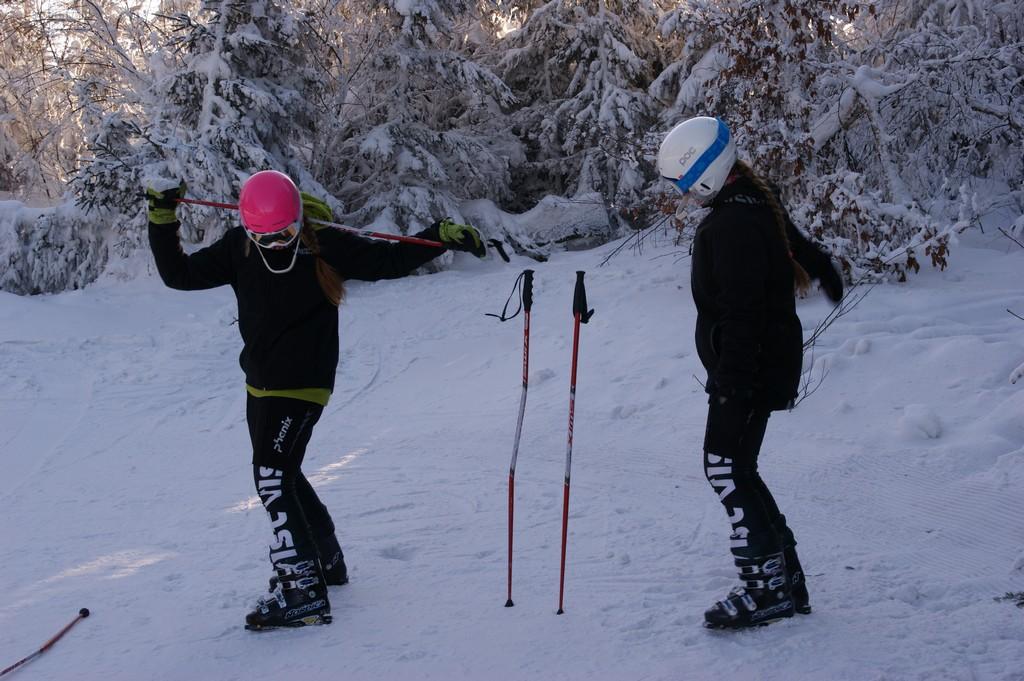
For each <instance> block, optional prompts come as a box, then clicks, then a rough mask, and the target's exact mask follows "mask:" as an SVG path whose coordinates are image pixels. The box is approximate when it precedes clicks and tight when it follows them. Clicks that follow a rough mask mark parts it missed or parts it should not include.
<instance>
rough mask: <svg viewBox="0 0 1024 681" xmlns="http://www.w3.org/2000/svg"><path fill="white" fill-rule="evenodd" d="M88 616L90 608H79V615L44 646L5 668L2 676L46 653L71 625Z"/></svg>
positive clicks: (0, 674) (0, 673)
mask: <svg viewBox="0 0 1024 681" xmlns="http://www.w3.org/2000/svg"><path fill="white" fill-rule="evenodd" d="M88 616H89V608H82V609H81V610H79V611H78V616H77V617H76V618H75V619H73V620H71V621H70V622H68V623H67V624H66V625H64V628H63V629H61V630H60V631H58V632H57V634H56V635H55V636H54V637H53V638H51V639H50V640H49V641H47V642H46V643H44V644H43V647H42V648H40V649H39V650H37V651H36V652H34V653H32V654H31V655H29V656H27V657H23V658H21V659H20V660H18V661H17V662H15V663H14V664H12V665H11V666H10V667H8V668H7V669H5V670H3V671H2V672H0V676H4V675H5V674H7V673H8V672H13V671H14V670H15V669H17V668H18V667H20V666H21V665H23V664H25V663H26V662H29V661H31V660H33V659H35V658H36V657H39V656H40V655H42V654H43V653H45V652H46V651H47V650H49V649H50V648H52V647H53V644H54V643H56V642H57V641H59V640H60V639H61V637H63V636H64V634H66V633H68V629H70V628H71V627H73V626H75V625H76V624H78V620H82V619H85V618H86V617H88Z"/></svg>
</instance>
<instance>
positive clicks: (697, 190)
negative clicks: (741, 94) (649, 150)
mask: <svg viewBox="0 0 1024 681" xmlns="http://www.w3.org/2000/svg"><path fill="white" fill-rule="evenodd" d="M734 163H736V143H735V142H734V141H733V138H732V135H731V134H729V126H727V125H726V124H725V122H724V121H723V120H722V119H720V118H709V117H707V116H697V117H696V118H690V119H688V120H685V121H683V122H682V123H680V124H679V125H677V126H676V127H674V128H672V131H671V132H669V133H668V134H667V135H665V139H664V140H662V142H661V148H660V149H658V172H660V173H661V176H662V177H663V178H665V179H666V180H668V181H669V182H671V183H672V184H673V185H675V187H676V189H678V190H679V191H681V192H683V193H684V194H685V193H687V192H689V193H691V194H694V195H695V196H697V198H699V199H702V200H707V199H711V198H713V197H714V196H715V195H716V194H717V193H718V192H719V191H720V190H721V189H722V186H723V185H724V184H725V180H726V179H727V178H728V177H729V171H730V170H732V166H733V164H734Z"/></svg>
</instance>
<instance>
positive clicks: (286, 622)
mask: <svg viewBox="0 0 1024 681" xmlns="http://www.w3.org/2000/svg"><path fill="white" fill-rule="evenodd" d="M276 579H277V583H276V584H275V586H274V589H273V590H272V591H271V592H270V593H269V594H267V595H266V596H264V597H262V598H260V600H259V602H258V603H257V604H256V609H255V610H253V611H252V612H250V613H249V614H248V615H246V616H245V628H246V629H249V630H251V631H262V630H265V629H277V628H279V627H305V626H310V625H314V624H330V623H331V619H332V618H331V603H330V601H328V600H327V589H326V587H325V585H324V578H323V574H322V573H321V571H320V569H319V566H318V565H317V564H316V561H312V560H307V561H303V562H300V563H298V564H296V565H285V566H279V567H278V568H277V577H276Z"/></svg>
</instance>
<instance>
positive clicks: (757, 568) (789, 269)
mask: <svg viewBox="0 0 1024 681" xmlns="http://www.w3.org/2000/svg"><path fill="white" fill-rule="evenodd" d="M658 168H659V171H660V172H661V175H662V177H663V178H665V179H666V180H668V181H669V182H671V183H672V184H673V185H674V186H675V187H676V189H678V190H679V191H680V192H681V193H683V194H684V195H687V196H689V197H693V198H695V199H696V200H697V201H698V202H699V203H700V204H701V205H703V206H707V207H709V208H710V209H711V212H710V214H709V215H708V216H707V217H706V218H705V219H704V221H703V222H701V224H700V226H698V227H697V232H696V235H695V237H694V242H693V258H692V273H691V289H692V291H693V300H694V303H695V304H696V306H697V330H696V343H697V353H698V355H699V356H700V359H701V362H702V363H703V365H704V367H705V369H707V374H708V378H707V383H706V386H705V388H706V391H707V392H708V394H709V400H708V405H709V406H708V420H707V428H706V431H705V436H704V472H705V475H706V476H707V479H708V482H710V483H711V486H712V488H713V489H714V490H715V493H716V494H717V495H718V498H719V500H720V501H721V502H722V504H723V505H724V506H725V509H726V512H727V513H728V515H729V521H730V523H731V524H732V535H731V537H730V540H731V543H730V547H731V550H732V554H733V559H734V561H735V564H736V567H737V568H738V569H739V574H740V580H741V582H742V583H743V585H742V586H740V587H736V588H734V589H733V590H732V591H731V592H730V593H729V595H728V596H726V597H725V598H724V599H722V600H720V601H718V602H717V603H715V604H714V605H713V606H712V607H711V608H709V609H708V610H707V611H706V612H705V613H704V619H705V624H706V626H709V627H715V628H739V627H748V626H756V625H760V624H766V623H768V622H773V621H775V620H778V619H780V618H783V617H792V616H793V614H794V613H797V612H799V613H803V614H807V613H810V611H811V607H810V604H809V602H808V596H807V587H806V584H805V582H804V575H803V570H802V569H801V567H800V561H799V559H798V558H797V554H796V548H795V547H796V540H795V538H794V537H793V532H792V531H791V530H790V528H789V526H788V524H787V523H786V518H785V516H784V515H782V513H781V512H780V511H779V507H778V505H777V504H776V503H775V499H774V498H773V497H772V494H771V492H769V491H768V487H767V486H766V485H765V483H764V480H762V479H761V476H760V475H759V474H758V471H757V459H758V455H759V453H760V449H761V442H762V440H763V438H764V433H765V427H766V426H767V423H768V417H769V415H770V414H771V412H772V411H775V410H779V409H788V408H790V407H792V405H793V402H794V400H795V399H796V397H797V393H798V385H799V380H800V365H801V360H802V355H803V337H802V328H801V325H800V319H799V318H798V317H797V315H796V305H795V297H796V292H797V291H805V290H806V289H807V288H808V286H809V283H810V279H811V278H812V277H813V278H816V279H818V280H819V281H820V282H821V285H822V288H823V289H824V290H825V292H826V294H827V295H828V296H829V298H830V299H832V300H833V301H834V302H838V300H839V299H840V298H841V297H842V291H843V284H842V279H841V278H840V277H839V274H838V273H837V272H836V270H835V268H834V267H833V265H832V263H831V260H830V259H829V257H828V256H827V255H826V254H825V253H823V252H822V251H821V250H819V249H818V247H817V246H815V245H814V244H812V243H811V242H810V241H808V240H807V239H806V238H804V237H803V235H801V234H800V232H799V231H797V229H796V228H795V227H794V226H793V224H792V222H790V220H789V218H788V216H787V215H786V212H785V210H784V209H783V208H782V206H781V204H780V203H779V199H778V197H777V196H776V194H775V192H774V191H773V190H772V188H771V187H770V186H769V185H768V184H767V183H766V182H765V181H764V180H763V179H761V178H760V177H759V176H758V175H757V174H756V173H755V172H754V171H753V170H752V169H751V167H750V166H749V165H748V164H746V163H744V162H743V161H739V160H737V158H736V145H735V141H734V140H733V137H732V135H731V134H730V131H729V128H728V126H727V125H726V124H725V123H724V122H723V121H722V120H720V119H717V118H708V117H698V118H691V119H689V120H686V121H683V122H682V123H680V124H679V125H677V126H676V127H675V128H673V129H672V131H671V132H669V133H668V135H667V136H666V137H665V139H664V140H663V141H662V144H661V149H660V151H659V153H658ZM808 273H810V274H808Z"/></svg>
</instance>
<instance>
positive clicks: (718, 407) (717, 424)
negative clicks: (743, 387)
mask: <svg viewBox="0 0 1024 681" xmlns="http://www.w3.org/2000/svg"><path fill="white" fill-rule="evenodd" d="M753 411H754V410H753V405H752V404H751V400H750V398H749V397H747V396H745V395H744V396H739V395H734V396H732V397H725V396H724V395H722V394H720V393H716V394H713V395H711V397H710V398H709V399H708V424H707V429H706V430H705V431H704V451H705V452H710V453H711V454H715V455H717V456H723V457H726V458H729V459H731V458H733V457H735V456H736V455H737V453H738V452H739V448H740V443H741V442H742V441H743V435H744V433H745V432H746V429H747V424H748V423H749V422H750V417H751V415H752V414H753Z"/></svg>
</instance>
